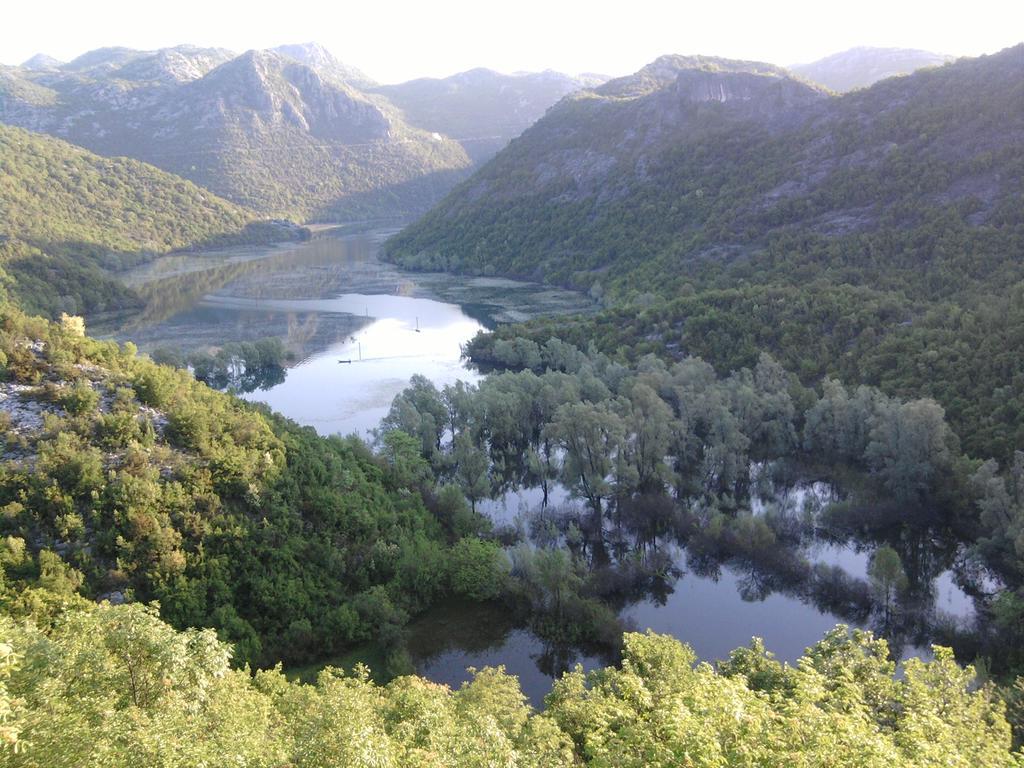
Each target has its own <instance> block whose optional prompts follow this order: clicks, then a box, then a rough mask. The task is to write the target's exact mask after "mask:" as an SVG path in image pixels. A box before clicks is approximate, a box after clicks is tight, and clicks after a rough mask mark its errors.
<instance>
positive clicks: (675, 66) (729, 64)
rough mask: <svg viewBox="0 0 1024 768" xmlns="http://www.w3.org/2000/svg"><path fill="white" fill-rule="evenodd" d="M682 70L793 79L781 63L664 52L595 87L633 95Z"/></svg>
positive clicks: (663, 82) (665, 83)
mask: <svg viewBox="0 0 1024 768" xmlns="http://www.w3.org/2000/svg"><path fill="white" fill-rule="evenodd" d="M684 74H691V75H692V74H701V75H715V76H718V75H724V76H728V75H746V76H754V77H761V78H771V79H774V80H786V79H788V80H792V79H793V78H792V75H791V74H790V73H789V72H787V71H786V70H785V69H783V68H782V67H778V66H776V65H774V64H766V63H764V62H760V61H741V60H736V59H724V58H721V57H718V56H682V55H679V54H667V55H665V56H659V57H658V58H657V59H655V60H654V61H652V62H651V63H650V64H648V65H647V66H645V67H643V68H642V69H640V70H639V71H638V72H636V73H634V74H632V75H627V76H626V77H618V78H615V79H614V80H609V81H608V82H607V83H605V84H604V85H602V86H600V87H598V88H597V89H595V90H596V92H597V93H598V94H600V95H602V96H610V97H615V98H636V97H638V96H645V95H647V94H649V93H653V92H654V91H658V90H661V89H663V88H666V87H667V86H669V85H671V84H673V83H675V82H677V81H678V80H679V78H680V77H681V76H682V75H684Z"/></svg>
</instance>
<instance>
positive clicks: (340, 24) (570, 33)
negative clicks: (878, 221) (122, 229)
mask: <svg viewBox="0 0 1024 768" xmlns="http://www.w3.org/2000/svg"><path fill="white" fill-rule="evenodd" d="M4 5H5V6H6V7H4V8H3V14H2V15H3V19H2V22H0V62H3V63H5V64H17V63H20V62H21V61H23V60H25V59H27V58H28V57H29V56H31V55H33V54H35V53H38V52H43V53H48V54H50V55H52V56H56V57H57V58H59V59H62V60H68V59H71V58H74V57H75V56H77V55H78V54H80V53H84V52H85V51H87V50H90V49H92V48H98V47H100V46H108V45H123V46H128V47H132V48H142V49H152V48H160V47H165V46H170V45H177V44H180V43H192V44H196V45H204V46H221V47H224V48H230V49H232V50H236V51H238V52H242V51H245V50H247V49H249V48H266V47H270V46H274V45H279V44H282V43H292V42H306V41H309V40H316V41H317V42H320V43H322V44H323V45H324V46H325V47H327V48H328V49H329V50H331V51H332V52H333V53H334V54H335V55H336V56H337V57H338V58H339V59H341V60H342V61H344V62H346V63H348V64H351V65H353V66H356V67H359V68H360V69H362V70H364V71H365V72H366V73H367V74H369V75H370V76H372V77H374V78H376V79H378V80H380V81H382V82H397V81H400V80H406V79H410V78H413V77H422V76H435V77H436V76H444V75H449V74H452V73H454V72H458V71H461V70H465V69H469V68H472V67H478V66H486V67H490V68H492V69H497V70H500V71H503V72H512V71H516V70H541V69H549V68H550V69H557V70H561V71H564V72H569V73H579V72H600V73H603V74H609V75H621V74H627V73H629V72H633V71H635V70H637V69H639V68H640V67H641V66H643V65H644V64H646V63H647V62H649V61H651V60H652V59H654V58H656V57H657V56H659V55H661V54H663V53H684V54H685V53H703V54H713V55H720V56H727V57H730V58H746V59H757V60H761V61H770V62H774V63H776V64H782V65H786V64H793V63H797V62H805V61H811V60H813V59H817V58H820V57H822V56H825V55H827V54H829V53H835V52H836V51H840V50H843V49H846V48H851V47H853V46H855V45H877V46H899V47H908V48H924V49H927V50H932V51H937V52H940V53H949V54H954V55H977V54H981V53H991V52H994V51H997V50H1000V49H1001V48H1005V47H1007V46H1009V45H1013V44H1015V43H1018V42H1021V41H1022V39H1024V1H1022V0H970V2H967V1H966V0H960V2H956V3H947V2H946V1H945V0H931V2H921V1H920V0H856V1H855V2H843V3H834V2H829V1H828V0H815V1H813V2H812V1H810V0H763V1H762V2H755V1H752V0H701V2H690V0H676V1H675V2H671V1H669V2H656V1H655V0H626V1H625V2H623V1H621V0H620V1H619V2H607V1H605V2H602V0H590V2H578V1H577V0H515V2H503V3H493V2H488V1H487V0H475V1H474V0H433V1H431V0H421V1H420V2H404V0H392V1H391V2H388V1H387V0H383V1H382V0H361V2H358V3H353V2H347V0H336V1H335V2H331V0H320V1H319V2H314V1H313V0H288V2H274V3H269V2H261V1H260V0H249V1H248V2H236V1H235V0H230V1H223V0H162V1H161V2H151V1H150V0H49V1H48V2H47V1H44V0H29V1H28V2H25V1H23V0H17V1H14V0H7V2H5V3H4Z"/></svg>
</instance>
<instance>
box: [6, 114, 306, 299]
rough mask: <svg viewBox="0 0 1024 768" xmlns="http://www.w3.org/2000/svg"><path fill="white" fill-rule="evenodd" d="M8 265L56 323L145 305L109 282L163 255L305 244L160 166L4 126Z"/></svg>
mask: <svg viewBox="0 0 1024 768" xmlns="http://www.w3.org/2000/svg"><path fill="white" fill-rule="evenodd" d="M0 211H2V214H0V262H2V263H0V266H2V268H3V270H4V272H5V273H6V275H7V278H8V279H7V282H6V287H7V290H8V292H9V293H10V295H11V296H12V297H14V298H15V299H16V300H17V301H18V302H19V303H20V305H21V306H22V307H24V308H25V309H27V310H29V311H33V312H43V313H45V314H48V315H50V316H51V317H53V316H56V315H57V314H59V313H60V312H62V311H65V312H68V313H71V314H75V313H96V312H103V311H106V310H120V309H125V308H128V307H132V306H135V305H137V303H138V299H137V298H136V297H134V295H133V294H132V293H131V292H130V291H129V290H128V289H126V288H124V287H123V286H122V285H121V284H120V283H119V282H117V281H116V280H115V279H113V278H112V277H111V275H110V273H111V272H112V271H116V270H118V269H121V268H125V267H129V266H132V265H134V264H136V263H139V262H141V261H145V260H147V259H150V258H152V257H154V256H155V255H157V254H161V253H166V252H167V251H171V250H175V249H178V248H193V247H200V246H212V245H221V244H228V243H241V242H267V241H270V240H274V239H288V238H292V237H295V236H297V230H296V229H295V228H294V227H289V226H287V225H285V224H281V223H273V222H266V221H261V220H259V218H258V217H257V216H256V215H255V214H253V213H252V212H250V211H247V210H245V209H243V208H240V207H239V206H237V205H234V204H232V203H229V202H227V201H226V200H222V199H220V198H218V197H217V196H216V195H213V194H211V193H210V192H208V191H206V190H204V189H201V188H200V187H197V186H195V185H194V184H192V183H191V182H188V181H185V180H184V179H181V178H177V177H175V176H172V175H170V174H168V173H165V172H163V171H160V170H158V169H156V168H154V167H152V166H149V165H146V164H144V163H140V162H137V161H135V160H128V159H125V158H102V157H99V156H97V155H94V154H92V153H91V152H87V151H85V150H83V149H80V148H78V147H75V146H72V145H70V144H67V143H66V142H63V141H60V140H57V139H53V138H51V137H49V136H43V135H41V134H36V133H31V132H29V131H24V130H21V129H18V128H11V127H8V126H0Z"/></svg>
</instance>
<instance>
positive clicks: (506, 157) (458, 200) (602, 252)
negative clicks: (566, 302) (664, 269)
mask: <svg viewBox="0 0 1024 768" xmlns="http://www.w3.org/2000/svg"><path fill="white" fill-rule="evenodd" d="M828 100H829V97H828V95H827V93H826V92H825V91H824V90H822V89H820V88H818V87H816V86H812V85H809V84H807V83H804V82H802V81H799V80H797V79H795V78H793V77H791V76H790V75H789V74H788V73H787V72H786V71H785V70H783V69H781V68H779V67H774V66H772V65H768V64H754V63H750V62H732V61H727V60H723V59H715V58H708V57H683V56H664V57H662V58H659V59H658V60H657V61H655V62H653V63H651V64H650V65H648V66H647V67H644V68H643V69H642V70H640V71H639V72H637V73H636V74H634V75H630V76H628V77H623V78H618V79H615V80H611V81H609V82H607V83H605V84H604V85H601V86H599V87H597V88H595V89H592V90H584V91H580V92H578V93H576V94H573V95H571V96H569V97H567V98H565V99H564V100H562V101H561V102H559V103H558V104H557V105H556V106H555V107H553V108H552V109H550V110H549V111H548V113H547V114H546V115H545V116H544V117H543V118H542V119H541V120H540V121H538V122H537V123H536V124H535V125H534V126H533V127H532V128H529V129H528V130H527V131H526V132H525V133H524V134H523V135H522V136H521V137H520V138H518V139H516V140H514V141H513V142H512V143H511V144H510V145H509V146H508V147H507V148H506V149H505V150H503V151H502V152H500V153H499V154H498V155H497V157H495V158H494V159H493V160H492V161H491V162H490V163H488V164H487V165H485V166H484V167H483V168H481V169H480V170H479V171H478V172H477V173H476V174H475V175H474V176H472V177H471V178H470V179H469V180H468V181H466V182H465V183H464V184H462V185H460V187H458V188H457V189H456V190H455V191H454V192H453V193H452V194H451V195H449V196H448V197H447V198H446V199H445V200H444V201H443V202H442V203H441V204H440V205H439V206H438V207H437V208H436V209H435V210H433V211H431V212H430V213H429V214H428V215H427V216H425V217H424V218H423V219H422V220H420V221H419V222H417V223H416V224H414V225H412V226H411V227H409V228H407V229H406V230H404V231H403V232H402V233H401V234H400V235H399V236H398V237H396V238H394V239H393V240H392V241H391V243H390V245H389V252H390V253H391V254H392V255H394V256H395V257H396V258H399V259H401V260H402V262H403V263H405V264H407V265H409V266H415V265H421V266H427V265H430V266H431V267H443V268H447V269H456V270H459V269H462V270H493V271H497V272H501V273H505V274H514V275H519V276H525V277H532V278H542V279H548V280H552V281H556V282H564V283H567V284H573V285H586V284H588V283H589V282H590V280H588V279H587V278H585V277H584V276H583V275H577V274H576V273H577V272H579V271H580V270H583V269H588V268H589V269H594V270H597V271H598V272H600V271H603V270H605V269H606V268H607V267H608V266H609V265H610V264H611V263H613V262H615V261H617V260H618V259H619V255H618V254H617V252H616V251H614V250H609V249H608V248H607V247H604V246H603V245H602V243H603V241H604V240H605V233H606V231H607V230H615V231H617V232H621V233H622V234H623V236H624V240H628V241H630V242H633V243H634V244H635V245H634V247H635V248H638V249H643V250H644V251H647V250H650V249H657V248H658V247H659V246H660V245H665V244H667V243H668V242H670V241H672V240H674V239H676V238H677V237H678V236H679V234H680V233H681V231H685V230H687V229H689V230H695V229H697V228H698V227H699V224H700V221H699V218H698V217H699V215H700V213H701V212H702V211H703V212H708V211H710V204H711V203H712V202H713V201H714V200H716V199H717V197H718V196H717V195H716V194H715V190H714V187H715V186H716V185H717V186H720V185H722V184H723V183H724V181H725V180H724V179H722V178H721V175H722V172H723V169H724V168H726V167H727V166H726V165H725V163H727V162H728V161H729V160H730V158H736V159H739V155H740V154H742V155H743V159H744V162H748V163H751V164H753V163H755V162H756V163H758V164H759V165H764V162H763V161H764V160H770V159H773V158H772V157H769V158H762V157H761V156H760V155H759V154H757V153H753V152H750V149H751V143H752V142H753V141H758V140H759V141H763V142H767V143H771V142H774V141H776V140H777V139H778V137H779V136H789V135H792V134H796V133H797V132H798V129H799V128H800V127H801V126H802V125H803V124H804V123H805V122H806V120H807V119H808V117H809V116H810V115H812V114H818V113H820V112H821V110H823V109H824V108H825V107H824V105H825V103H826V102H828ZM789 162H792V163H795V162H796V159H795V158H793V159H792V160H790V161H789ZM764 172H768V173H772V174H773V175H776V176H782V175H783V172H782V170H781V169H778V168H771V167H769V168H768V169H767V170H766V171H762V172H759V173H764ZM744 181H749V179H736V180H730V181H729V187H728V189H729V191H730V192H731V193H732V194H737V193H738V189H739V188H742V187H741V185H742V184H743V182H744ZM780 181H781V180H780ZM734 187H736V188H737V189H734ZM654 199H657V200H658V202H659V206H660V207H662V208H664V209H665V210H664V211H663V215H662V216H661V217H659V220H658V222H657V223H656V225H655V227H656V229H655V231H653V232H650V231H645V232H643V233H640V232H630V230H631V229H632V228H633V224H634V223H636V222H637V210H638V206H639V205H641V204H643V205H648V206H649V205H650V204H651V202H652V201H653V200H654ZM648 223H650V222H648ZM644 228H645V229H646V228H647V225H646V224H645V227H644ZM626 233H629V234H626ZM641 235H643V236H642V237H641ZM491 240H499V241H502V244H501V245H500V246H498V247H497V248H495V247H494V246H492V245H490V241H491ZM622 255H623V256H625V254H622ZM591 279H592V278H591Z"/></svg>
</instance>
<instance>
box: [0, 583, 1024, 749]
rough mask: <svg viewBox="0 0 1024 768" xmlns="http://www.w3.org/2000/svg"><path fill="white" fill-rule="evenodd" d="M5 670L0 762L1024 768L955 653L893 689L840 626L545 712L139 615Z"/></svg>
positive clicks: (494, 692)
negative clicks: (258, 666) (799, 647)
mask: <svg viewBox="0 0 1024 768" xmlns="http://www.w3.org/2000/svg"><path fill="white" fill-rule="evenodd" d="M545 567H546V566H545ZM557 570H558V568H557V567H556V568H555V569H554V570H553V571H552V574H551V575H552V577H553V576H554V574H555V572H556V571H557ZM0 653H2V654H3V659H2V661H3V664H2V666H0V681H2V682H0V735H2V737H3V739H2V741H0V763H2V764H3V765H9V766H18V767H22V766H24V767H28V766H31V767H32V768H42V767H43V766H45V767H46V768H65V767H67V768H71V767H72V766H74V767H75V768H80V767H81V766H90V767H93V766H94V767H96V768H99V767H100V766H104V767H106V766H109V767H110V768H114V767H115V766H116V767H117V768H135V767H138V768H153V766H160V767H161V768H178V767H179V766H181V767H182V768H184V767H185V766H190V767H191V766H204V765H206V766H214V765H216V766H222V765H223V766H227V765H231V766H244V767H246V768H249V767H252V768H255V767H257V766H260V767H263V766H265V767H267V768H270V767H271V766H285V765H288V766H294V767H295V768H334V767H337V768H342V767H344V768H360V767H365V768H371V767H372V768H390V767H391V766H394V767H395V768H398V766H424V767H426V766H474V767H482V766H508V768H513V767H515V768H526V767H528V766H537V767H538V768H540V767H541V766H543V767H544V768H557V766H580V765H591V766H608V767H610V766H616V767H628V766H637V767H638V768H639V767H640V766H666V767H667V766H692V767H693V768H698V767H703V766H707V767H708V768H711V767H712V766H714V767H716V768H717V767H719V766H759V767H762V766H779V767H780V768H781V767H782V766H801V765H803V766H823V765H828V766H851V767H852V766H857V767H858V768H862V767H864V766H884V767H885V768H901V767H903V766H907V767H911V766H915V767H916V766H921V767H924V766H953V767H959V766H963V768H985V767H987V766H994V767H995V766H1020V765H1021V764H1022V762H1021V758H1020V757H1019V756H1018V755H1014V754H1013V753H1012V752H1011V749H1010V730H1009V726H1008V725H1007V723H1006V720H1005V717H1004V714H1003V705H1002V703H1001V701H999V700H998V698H996V697H995V696H994V695H993V691H992V689H991V688H990V687H988V686H983V687H981V688H978V687H977V686H975V685H974V684H973V679H972V674H971V673H969V672H968V671H965V670H963V669H961V668H960V667H958V666H957V665H956V663H955V662H954V661H953V659H952V656H951V654H950V652H949V651H947V650H943V649H937V650H936V652H935V658H934V660H933V661H930V662H923V661H918V660H914V661H911V662H908V663H907V664H906V666H905V669H904V671H903V674H902V675H901V676H897V675H895V668H894V665H893V664H892V663H891V662H890V661H888V651H887V648H886V646H885V643H884V642H883V641H875V640H873V639H872V638H871V636H870V635H869V634H865V633H859V632H855V633H853V634H852V635H850V634H849V633H848V632H847V630H846V629H845V628H841V627H840V628H837V629H836V630H835V631H833V632H831V633H829V634H828V635H827V636H826V637H825V639H824V640H823V641H822V642H820V643H819V644H817V645H816V646H814V647H812V648H810V649H808V652H807V654H806V655H805V657H804V658H802V659H801V660H800V661H799V662H798V663H797V664H796V665H795V666H787V665H782V664H779V663H778V662H776V661H775V660H774V659H772V658H771V656H770V655H769V654H766V653H765V652H764V649H763V647H762V646H761V645H760V643H759V642H756V641H755V643H754V644H753V645H752V646H751V647H750V648H745V649H740V650H737V651H735V652H734V653H733V654H732V656H731V657H730V658H729V660H727V661H726V662H724V663H723V664H722V665H721V666H720V669H719V670H717V671H716V670H715V669H714V668H712V667H711V666H709V665H707V664H697V663H696V661H695V657H694V654H693V653H692V651H690V649H689V648H687V647H686V646H684V645H682V644H680V643H679V642H678V641H676V640H674V639H672V638H669V637H664V636H658V635H654V634H650V633H648V634H646V635H641V634H629V635H626V638H625V652H624V657H623V662H622V665H621V667H620V668H614V667H609V668H605V669H600V670H596V671H593V672H590V673H587V674H585V673H583V672H582V671H576V672H573V673H569V674H567V675H566V676H565V677H563V678H562V679H561V680H560V681H558V682H556V683H555V684H554V687H553V689H552V691H551V693H550V694H549V695H548V697H547V699H546V709H545V711H543V712H540V713H538V712H536V711H534V710H533V709H532V708H531V707H530V706H529V705H528V704H527V702H526V699H525V697H524V696H523V694H522V692H521V690H520V688H519V685H518V682H517V680H516V679H515V678H514V677H511V676H509V675H507V674H506V673H505V672H504V671H503V670H502V669H501V668H497V669H484V670H481V671H479V672H477V673H476V675H475V677H474V679H473V680H472V681H471V682H469V683H467V684H465V685H463V687H462V688H461V689H459V690H458V691H452V690H450V689H448V688H447V687H445V686H441V685H437V684H435V683H431V682H429V681H427V680H424V679H422V678H419V677H415V676H410V677H401V678H398V679H396V680H394V681H393V682H391V683H389V684H388V685H386V686H380V685H377V684H375V683H373V682H372V681H371V680H370V678H369V675H368V673H367V671H366V670H365V669H363V668H358V669H357V670H356V672H355V673H354V674H352V675H343V674H341V673H339V672H338V671H336V670H331V669H328V670H325V671H324V672H323V673H321V675H320V677H319V679H318V680H317V682H316V684H315V685H308V684H301V683H296V682H291V681H289V680H288V679H287V678H286V677H285V676H284V675H283V674H282V673H281V671H280V669H274V670H267V671H261V672H257V673H255V674H252V673H250V671H249V670H248V669H244V670H238V669H232V668H231V667H230V665H229V658H230V653H231V649H230V647H229V646H227V645H226V644H224V643H221V642H220V641H218V640H217V638H216V637H215V636H214V634H213V633H212V632H211V631H209V630H201V631H200V630H187V631H183V632H180V631H176V630H174V629H172V628H171V627H169V626H168V625H166V624H164V623H163V622H162V621H160V619H159V618H158V617H157V614H156V611H155V610H154V609H152V608H147V607H144V606H142V605H138V604H135V605H124V606H116V607H115V606H110V605H107V604H104V605H101V606H91V607H83V608H75V609H71V610H67V611H65V612H64V613H63V614H61V615H59V616H57V617H56V618H55V619H54V620H53V621H52V623H51V624H50V625H49V626H46V627H40V626H37V625H36V624H35V623H33V622H32V621H31V620H29V621H20V622H19V621H14V620H13V619H11V618H9V617H7V616H5V617H3V618H2V619H0Z"/></svg>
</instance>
